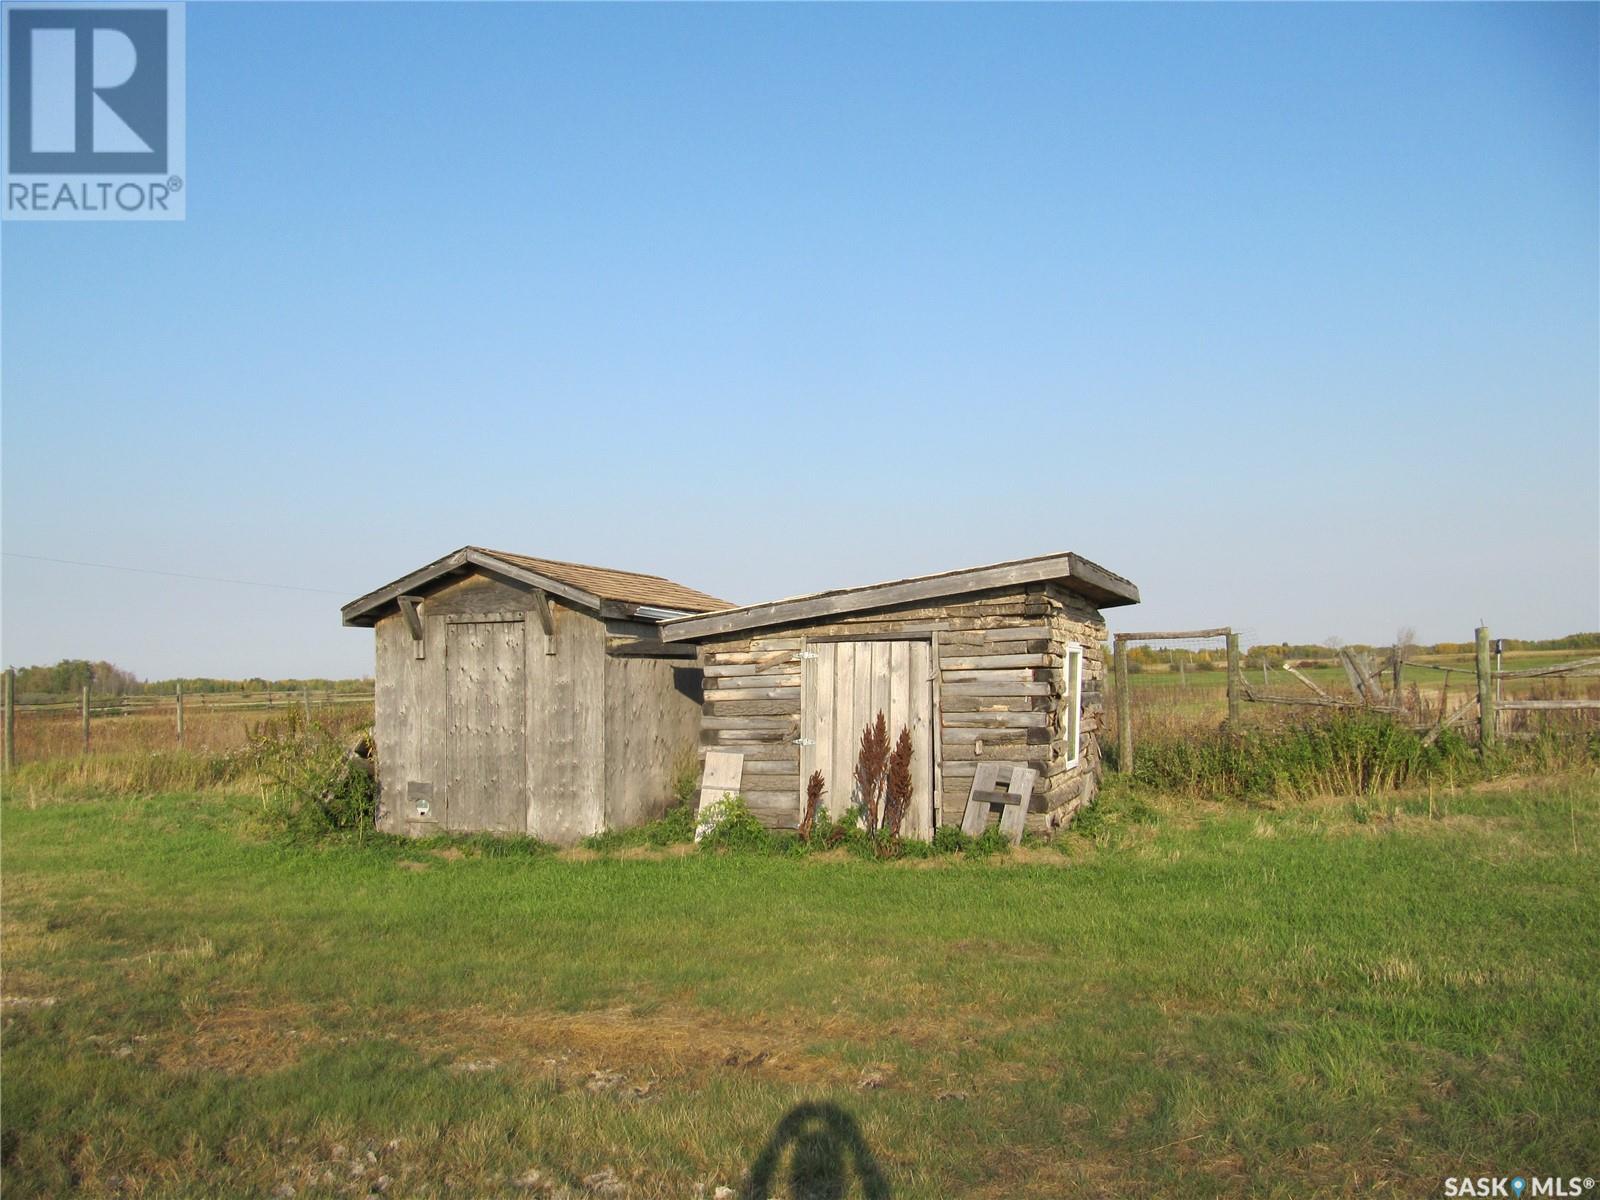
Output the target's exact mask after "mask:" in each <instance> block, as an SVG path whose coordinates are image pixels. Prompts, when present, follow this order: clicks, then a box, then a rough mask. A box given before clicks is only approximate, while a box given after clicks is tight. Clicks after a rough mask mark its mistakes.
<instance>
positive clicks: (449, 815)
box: [342, 546, 727, 844]
mask: <svg viewBox="0 0 1600 1200" xmlns="http://www.w3.org/2000/svg"><path fill="white" fill-rule="evenodd" d="M726 607H727V605H726V604H725V603H724V602H723V601H720V600H718V599H716V598H715V597H712V596H708V595H706V594H705V593H703V592H697V591H695V590H694V589H693V588H688V587H684V586H683V585H682V584H678V583H673V582H672V581H671V580H668V579H662V578H660V577H659V576H655V575H639V574H635V573H633V572H630V571H613V570H608V569H606V568H603V567H588V566H581V565H579V564H576V563H566V562H556V561H553V560H550V559H543V558H529V557H527V556H525V555H521V554H507V553H505V552H503V551H497V550H484V549H481V548H479V547H476V546H466V547H463V548H462V549H460V550H457V551H456V552H455V553H453V554H447V555H445V556H444V557H443V558H441V559H438V560H437V561H435V562H431V563H429V564H428V565H427V566H425V567H422V568H420V569H419V570H416V571H413V572H411V574H409V575H406V576H404V577H403V578H401V579H397V580H395V581H394V582H393V583H390V584H386V585H385V586H383V587H381V588H379V589H377V590H376V591H374V592H370V593H368V594H367V595H365V596H362V597H361V598H360V599H359V600H353V601H351V602H350V603H349V604H347V605H345V606H344V608H343V610H342V614H343V618H344V623H345V624H346V625H357V626H371V627H372V628H373V629H374V630H375V632H376V635H377V639H376V640H377V673H376V681H377V684H376V689H377V697H376V705H375V714H374V715H375V722H376V725H375V738H376V741H377V757H378V785H379V816H378V827H379V828H380V829H383V830H385V831H387V832H390V833H400V834H412V835H416V836H421V835H425V834H429V833H434V832H438V831H440V830H457V831H468V830H475V831H476V830H490V831H495V832H502V833H518V834H530V835H532V836H534V837H538V838H542V839H544V840H545V841H550V842H556V843H561V844H566V843H571V842H575V841H577V840H578V839H579V838H582V837H585V836H587V835H589V834H592V833H598V832H600V831H601V830H603V829H619V828H624V827H626V826H629V825H635V824H638V823H640V822H643V821H648V820H651V819H652V818H654V817H656V816H658V815H659V814H660V813H661V812H662V811H663V810H664V809H665V808H666V806H667V805H668V803H669V802H670V799H671V782H672V774H673V770H674V767H675V766H676V765H677V764H678V762H679V761H681V759H682V757H683V756H684V755H685V754H692V753H693V751H694V746H695V744H696V740H697V736H698V733H699V728H700V707H701V703H702V695H701V692H702V687H701V672H700V668H699V666H698V664H697V663H696V662H695V659H694V652H693V650H692V649H690V648H686V647H683V646H671V645H667V644H665V643H664V642H663V641H662V640H661V638H660V636H659V630H660V625H661V623H662V622H663V621H664V620H666V619H667V618H669V617H675V616H681V615H683V614H686V613H704V612H709V611H712V610H715V609H719V608H726Z"/></svg>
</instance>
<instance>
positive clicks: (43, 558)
mask: <svg viewBox="0 0 1600 1200" xmlns="http://www.w3.org/2000/svg"><path fill="white" fill-rule="evenodd" d="M0 553H3V554H4V555H5V556H6V557H7V558H27V559H32V560H33V561H34V562H47V563H60V564H62V565H63V566H68V567H98V568H100V569H101V570H103V571H129V572H132V573H133V574H135V575H164V576H166V577H167V578H168V579H193V580H198V581H199V582H201V583H232V584H236V585H238V586H239V587H259V588H276V589H277V590H279V591H284V592H316V593H317V594H318V595H321V596H344V595H348V593H346V592H335V591H331V590H330V589H328V588H313V587H297V586H296V585H295V584H292V583H262V582H261V581H260V580H258V579H223V578H222V577H220V576H217V575H186V574H184V573H183V572H181V571H157V570H155V569H153V568H151V567H123V566H118V565H117V564H116V563H97V562H83V561H82V560H80V559H76V558H51V557H49V556H48V555H44V554H19V553H17V552H16V551H14V550H5V551H0Z"/></svg>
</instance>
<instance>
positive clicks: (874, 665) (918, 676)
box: [800, 640, 937, 841]
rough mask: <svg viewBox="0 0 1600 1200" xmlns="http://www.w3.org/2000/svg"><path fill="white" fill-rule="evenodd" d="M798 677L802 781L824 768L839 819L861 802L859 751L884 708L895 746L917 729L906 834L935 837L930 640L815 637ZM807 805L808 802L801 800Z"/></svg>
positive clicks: (829, 807)
mask: <svg viewBox="0 0 1600 1200" xmlns="http://www.w3.org/2000/svg"><path fill="white" fill-rule="evenodd" d="M806 653H807V655H815V657H814V658H811V657H807V658H805V659H803V660H802V669H801V675H800V783H801V787H802V789H803V788H804V786H805V783H806V781H807V780H808V779H810V778H811V773H812V772H813V771H821V772H822V775H823V780H824V783H825V785H826V787H827V794H826V800H825V807H826V808H827V811H828V813H829V814H830V815H832V816H834V817H837V816H838V815H839V814H840V813H842V812H843V811H844V810H845V809H847V808H849V807H850V805H852V804H854V803H855V802H856V800H857V797H856V795H855V768H856V752H857V750H859V749H860V746H861V734H862V732H863V731H864V730H865V729H866V727H867V724H868V723H869V722H871V721H874V720H876V719H877V715H878V713H879V712H882V713H883V715H884V719H885V720H886V721H887V722H888V724H889V745H890V748H891V749H893V746H894V743H895V742H896V740H898V739H899V737H900V731H901V730H902V729H909V730H910V731H911V749H912V753H911V783H912V790H911V807H910V810H909V811H908V812H907V813H906V819H905V824H904V825H903V826H902V827H901V830H900V832H901V833H902V834H903V835H904V836H906V837H908V838H919V839H921V840H923V841H927V840H928V839H929V838H931V837H932V836H933V821H934V818H933V805H934V795H933V739H934V737H935V736H937V734H936V731H935V729H934V727H933V688H934V680H933V672H932V662H933V656H932V651H931V647H930V646H929V645H928V643H927V642H925V641H911V640H907V641H861V642H814V643H812V644H811V645H809V646H807V647H806ZM803 803H804V802H803V801H802V804H803Z"/></svg>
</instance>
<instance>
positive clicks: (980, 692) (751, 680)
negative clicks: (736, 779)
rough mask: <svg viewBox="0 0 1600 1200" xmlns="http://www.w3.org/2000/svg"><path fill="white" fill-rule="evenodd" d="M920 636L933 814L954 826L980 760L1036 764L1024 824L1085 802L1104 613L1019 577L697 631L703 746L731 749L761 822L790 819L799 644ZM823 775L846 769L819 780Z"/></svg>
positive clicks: (1046, 827) (1093, 779) (1100, 712)
mask: <svg viewBox="0 0 1600 1200" xmlns="http://www.w3.org/2000/svg"><path fill="white" fill-rule="evenodd" d="M893 634H904V635H906V636H907V637H927V638H929V639H930V640H931V641H932V642H933V644H934V649H935V656H936V661H937V663H938V675H939V679H938V687H937V689H936V691H935V706H936V711H937V712H938V715H939V746H938V759H939V764H938V774H937V778H938V779H939V784H938V789H939V793H938V803H939V807H940V821H941V823H947V824H959V823H960V821H961V814H962V810H963V809H964V808H965V805H966V800H967V793H968V791H969V790H970V788H971V785H972V776H973V773H974V772H975V771H976V769H977V765H978V763H979V762H983V761H995V760H999V761H1004V762H1022V763H1026V764H1027V765H1029V766H1031V767H1034V768H1035V769H1037V770H1038V771H1039V772H1040V777H1039V782H1038V784H1037V786H1036V787H1035V789H1034V798H1033V803H1032V806H1031V807H1032V811H1031V813H1030V815H1029V827H1030V828H1032V829H1034V830H1036V831H1039V832H1050V831H1053V830H1054V829H1056V828H1059V827H1060V826H1061V825H1063V824H1065V823H1066V821H1068V820H1070V818H1071V816H1072V814H1073V813H1074V812H1076V811H1077V809H1078V808H1080V807H1082V806H1083V805H1084V804H1087V803H1090V802H1092V800H1093V798H1094V794H1095V790H1096V786H1097V780H1098V776H1099V771H1100V755H1099V745H1098V741H1097V739H1096V734H1097V733H1098V732H1099V730H1100V728H1101V725H1102V724H1103V719H1104V706H1103V702H1102V693H1103V689H1104V680H1105V675H1106V661H1105V654H1104V650H1103V645H1102V644H1103V641H1104V638H1105V636H1106V630H1105V621H1104V619H1103V618H1102V617H1101V615H1100V613H1099V611H1098V610H1097V609H1095V608H1094V606H1093V605H1092V603H1091V602H1089V601H1088V600H1086V599H1085V598H1084V597H1082V596H1080V595H1078V594H1077V593H1075V592H1072V591H1069V590H1067V589H1066V588H1063V587H1061V586H1059V585H1057V584H1053V583H1052V584H1031V585H1026V586H1022V587H1015V588H1007V589H1003V590H999V591H995V592H988V593H978V594H974V595H970V596H964V597H962V598H961V599H960V600H959V601H951V602H947V603H942V604H917V605H910V606H903V607H900V608H894V609H883V610H879V611H876V612H871V613H861V614H855V615H851V616H847V617H839V618H830V619H828V620H826V621H823V622H816V623H801V624H797V625H792V626H785V627H779V628H770V629H762V630H757V631H753V632H751V633H743V634H728V635H724V636H720V637H717V638H714V639H710V640H708V641H706V642H704V643H702V644H701V646H700V651H699V653H700V661H701V664H702V666H703V668H704V671H705V689H706V691H705V707H704V719H703V721H702V723H701V743H702V746H701V748H702V751H704V750H706V749H726V750H736V751H739V752H741V753H743V755H744V784H743V788H742V791H743V793H744V796H745V799H746V801H747V802H748V804H749V805H750V808H751V811H752V812H753V813H754V814H755V815H756V816H758V817H759V818H760V819H761V820H762V821H763V822H765V823H766V824H767V825H769V826H771V827H773V828H780V829H787V828H793V827H794V826H795V825H796V824H797V823H798V821H799V816H800V797H801V790H802V787H803V781H802V780H801V778H800V747H799V746H798V745H796V742H795V739H797V738H798V737H799V736H800V662H801V660H800V653H801V651H802V650H803V649H804V647H805V643H806V640H807V639H823V638H830V639H842V638H848V637H851V636H861V637H882V636H885V635H893ZM1069 644H1076V645H1078V646H1080V647H1082V650H1083V667H1082V685H1081V687H1082V690H1081V694H1082V716H1081V719H1080V730H1081V751H1080V755H1079V759H1078V762H1077V763H1076V764H1075V765H1074V766H1072V767H1068V766H1067V765H1066V761H1067V746H1066V743H1065V740H1064V734H1063V722H1062V719H1061V718H1062V713H1061V693H1062V688H1063V674H1062V665H1063V662H1064V659H1065V655H1066V649H1067V646H1068V645H1069ZM827 784H828V787H829V788H833V787H835V786H848V781H834V780H828V781H827Z"/></svg>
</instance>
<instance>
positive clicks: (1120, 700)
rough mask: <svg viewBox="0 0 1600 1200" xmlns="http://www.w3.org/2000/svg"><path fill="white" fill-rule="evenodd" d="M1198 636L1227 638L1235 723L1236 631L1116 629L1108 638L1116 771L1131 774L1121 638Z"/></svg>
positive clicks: (1147, 639)
mask: <svg viewBox="0 0 1600 1200" xmlns="http://www.w3.org/2000/svg"><path fill="white" fill-rule="evenodd" d="M1199 638H1226V639H1227V642H1228V724H1229V725H1235V726H1236V725H1238V723H1239V694H1240V688H1239V683H1240V678H1241V676H1240V665H1239V635H1238V634H1237V633H1235V632H1234V631H1233V628H1232V627H1231V626H1228V625H1224V626H1222V627H1221V628H1218V629H1180V630H1178V631H1177V632H1172V631H1170V630H1160V631H1158V632H1155V633H1117V634H1113V635H1112V638H1111V656H1112V659H1113V662H1114V672H1115V675H1116V680H1117V774H1119V775H1131V774H1133V703H1132V697H1131V696H1130V695H1129V694H1128V652H1127V651H1126V650H1125V649H1124V648H1123V644H1124V643H1125V642H1176V641H1189V640H1194V639H1199Z"/></svg>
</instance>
